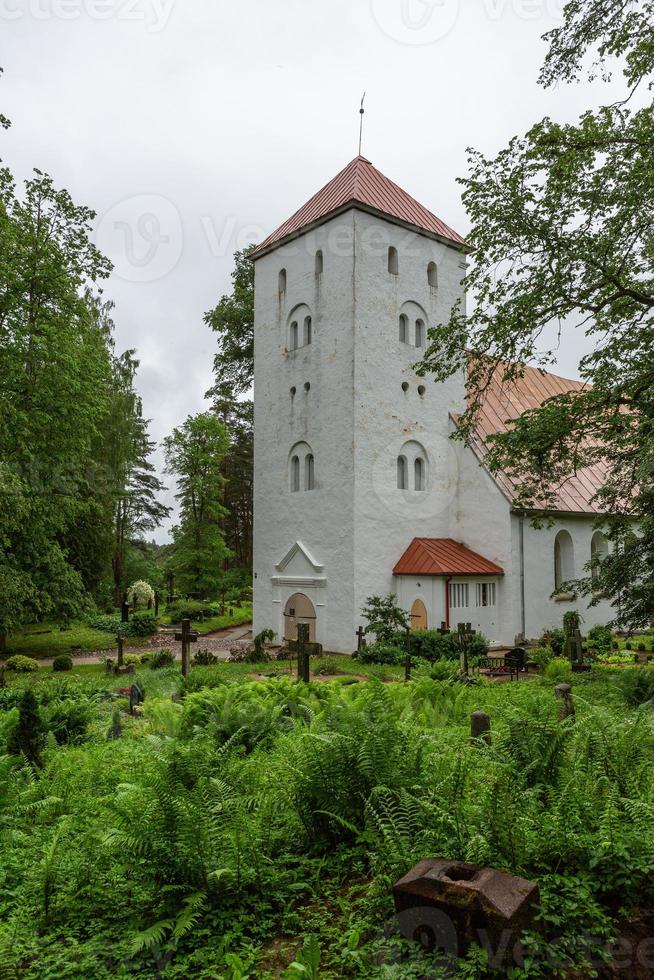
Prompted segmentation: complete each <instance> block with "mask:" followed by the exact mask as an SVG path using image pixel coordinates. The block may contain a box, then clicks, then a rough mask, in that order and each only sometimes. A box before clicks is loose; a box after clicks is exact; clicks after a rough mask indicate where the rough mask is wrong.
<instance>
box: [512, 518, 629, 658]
mask: <svg viewBox="0 0 654 980" xmlns="http://www.w3.org/2000/svg"><path fill="white" fill-rule="evenodd" d="M560 530H567V531H568V532H569V533H570V536H571V537H572V542H573V546H574V577H577V578H581V577H583V576H585V575H587V574H588V573H587V571H586V570H585V565H586V564H587V562H589V561H590V545H591V539H592V536H593V533H594V530H595V526H594V521H593V518H592V517H585V516H580V517H572V516H571V517H567V516H566V517H564V516H561V517H559V518H557V520H555V522H554V524H553V525H552V526H551V527H545V528H534V527H532V526H531V523H530V522H529V520H527V519H525V521H524V548H525V620H526V623H525V626H526V635H527V638H529V639H537V638H538V637H539V636H540V635H541V634H542V633H543V631H544V630H545V629H548V628H551V627H555V626H558V627H560V626H561V624H562V621H563V615H564V613H566V612H568V610H570V609H576V610H577V611H578V612H579V614H580V615H581V617H582V620H583V625H582V632H585V631H586V630H588V629H589V628H590V627H591V626H595V625H597V624H598V623H602V624H604V623H608V622H609V621H610V620H611V619H613V617H614V616H615V610H614V609H613V608H612V607H611V605H610V603H608V602H600V603H599V604H598V605H597V606H595V607H593V608H592V609H591V608H590V607H589V605H588V599H576V600H573V601H570V600H565V601H557V600H556V599H551V598H550V596H551V594H552V592H553V591H554V540H555V538H556V535H557V534H558V532H559V531H560ZM512 536H513V538H514V539H515V540H516V541H517V539H518V536H519V518H518V517H517V516H516V515H514V516H513V518H512Z"/></svg>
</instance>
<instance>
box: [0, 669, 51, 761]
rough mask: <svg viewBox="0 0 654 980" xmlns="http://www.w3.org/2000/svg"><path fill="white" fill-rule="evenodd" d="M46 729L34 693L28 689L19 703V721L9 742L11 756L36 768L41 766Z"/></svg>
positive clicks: (8, 747)
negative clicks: (21, 759)
mask: <svg viewBox="0 0 654 980" xmlns="http://www.w3.org/2000/svg"><path fill="white" fill-rule="evenodd" d="M44 734H45V729H44V725H43V721H42V719H41V715H40V713H39V706H38V703H37V700H36V697H35V695H34V692H33V691H32V690H31V689H30V688H27V690H25V691H24V692H23V696H22V697H21V699H20V701H19V703H18V719H17V721H16V727H15V728H14V730H13V731H12V732H11V734H10V736H9V739H8V742H7V752H9V754H10V755H20V756H23V758H24V759H25V760H26V761H27V762H31V763H32V764H33V765H35V766H40V765H41V750H42V747H43V741H44Z"/></svg>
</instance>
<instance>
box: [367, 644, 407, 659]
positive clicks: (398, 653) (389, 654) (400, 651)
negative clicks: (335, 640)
mask: <svg viewBox="0 0 654 980" xmlns="http://www.w3.org/2000/svg"><path fill="white" fill-rule="evenodd" d="M358 659H359V660H360V661H361V663H362V664H403V663H404V661H405V659H406V647H405V646H394V645H393V644H392V643H381V642H380V643H368V644H367V645H366V646H365V647H364V648H363V649H362V650H361V652H360V653H359V654H358Z"/></svg>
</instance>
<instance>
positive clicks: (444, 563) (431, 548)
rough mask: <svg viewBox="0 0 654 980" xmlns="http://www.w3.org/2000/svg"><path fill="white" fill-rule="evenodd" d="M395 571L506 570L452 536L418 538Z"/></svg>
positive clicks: (461, 572) (485, 572) (481, 572)
mask: <svg viewBox="0 0 654 980" xmlns="http://www.w3.org/2000/svg"><path fill="white" fill-rule="evenodd" d="M393 575H504V571H503V569H502V568H500V566H499V565H496V564H495V562H492V561H489V560H488V559H487V558H484V557H483V556H482V555H479V554H477V552H476V551H471V550H470V548H466V546H465V545H464V544H461V543H460V542H459V541H453V540H452V538H414V539H413V541H412V542H411V544H410V545H409V547H408V548H407V549H406V551H405V552H404V554H403V555H402V557H401V558H400V560H399V561H398V563H397V565H396V566H395V568H394V569H393Z"/></svg>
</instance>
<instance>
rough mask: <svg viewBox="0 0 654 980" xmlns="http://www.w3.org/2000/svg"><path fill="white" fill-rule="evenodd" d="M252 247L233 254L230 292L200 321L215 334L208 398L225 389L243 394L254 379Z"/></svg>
mask: <svg viewBox="0 0 654 980" xmlns="http://www.w3.org/2000/svg"><path fill="white" fill-rule="evenodd" d="M252 248H253V246H251V245H250V246H249V247H248V248H245V249H243V251H240V252H236V253H235V255H234V271H233V272H232V283H233V291H232V294H231V295H230V296H223V297H222V298H221V299H220V301H219V303H218V305H217V306H216V307H215V308H214V309H213V310H210V311H209V312H208V313H206V314H205V317H204V322H205V323H206V324H207V326H209V327H211V329H212V330H214V331H215V332H216V333H217V334H218V353H217V354H216V357H215V360H214V372H215V375H216V389H218V391H216V389H213V390H212V391H210V392H209V396H212V395H213V396H214V397H216V396H218V397H221V396H222V392H223V391H224V390H225V389H227V390H228V391H229V392H230V393H232V399H233V396H234V395H239V394H241V395H242V394H245V393H246V392H247V391H249V389H250V388H251V387H252V381H253V378H254V263H253V262H252V260H251V259H250V258H249V253H250V252H251V251H252Z"/></svg>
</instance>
